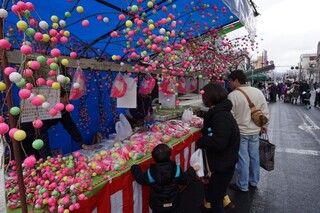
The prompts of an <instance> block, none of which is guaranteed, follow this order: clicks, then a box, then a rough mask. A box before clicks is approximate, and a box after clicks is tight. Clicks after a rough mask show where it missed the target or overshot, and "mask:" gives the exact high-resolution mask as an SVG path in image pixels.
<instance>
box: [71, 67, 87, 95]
mask: <svg viewBox="0 0 320 213" xmlns="http://www.w3.org/2000/svg"><path fill="white" fill-rule="evenodd" d="M85 91H86V81H85V78H84V75H83V71H82V69H81V67H80V66H78V67H77V70H76V73H75V74H74V76H73V81H72V87H71V91H70V96H69V100H76V99H79V98H81V97H82V96H83V95H84V93H85Z"/></svg>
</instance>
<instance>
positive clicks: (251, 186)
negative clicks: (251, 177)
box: [249, 183, 257, 189]
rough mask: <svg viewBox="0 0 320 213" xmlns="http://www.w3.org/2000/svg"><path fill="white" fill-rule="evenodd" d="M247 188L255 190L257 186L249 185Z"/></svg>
mask: <svg viewBox="0 0 320 213" xmlns="http://www.w3.org/2000/svg"><path fill="white" fill-rule="evenodd" d="M249 187H250V188H253V189H255V188H257V186H254V185H252V184H251V183H249Z"/></svg>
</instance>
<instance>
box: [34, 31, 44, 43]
mask: <svg viewBox="0 0 320 213" xmlns="http://www.w3.org/2000/svg"><path fill="white" fill-rule="evenodd" d="M33 38H34V39H35V40H36V41H41V40H42V39H43V34H42V33H39V32H36V34H34V36H33Z"/></svg>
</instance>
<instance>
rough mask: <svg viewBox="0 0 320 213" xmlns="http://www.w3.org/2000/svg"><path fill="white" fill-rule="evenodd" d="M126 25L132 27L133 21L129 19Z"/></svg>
mask: <svg viewBox="0 0 320 213" xmlns="http://www.w3.org/2000/svg"><path fill="white" fill-rule="evenodd" d="M126 27H128V28H131V27H132V21H130V20H127V21H126Z"/></svg>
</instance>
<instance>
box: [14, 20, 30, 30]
mask: <svg viewBox="0 0 320 213" xmlns="http://www.w3.org/2000/svg"><path fill="white" fill-rule="evenodd" d="M17 27H18V29H19V30H20V31H25V30H26V29H27V27H28V24H27V22H25V21H22V20H20V21H18V22H17Z"/></svg>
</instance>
